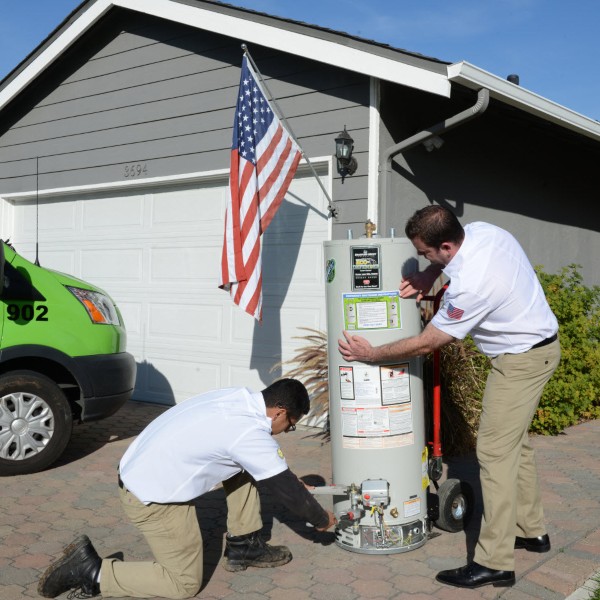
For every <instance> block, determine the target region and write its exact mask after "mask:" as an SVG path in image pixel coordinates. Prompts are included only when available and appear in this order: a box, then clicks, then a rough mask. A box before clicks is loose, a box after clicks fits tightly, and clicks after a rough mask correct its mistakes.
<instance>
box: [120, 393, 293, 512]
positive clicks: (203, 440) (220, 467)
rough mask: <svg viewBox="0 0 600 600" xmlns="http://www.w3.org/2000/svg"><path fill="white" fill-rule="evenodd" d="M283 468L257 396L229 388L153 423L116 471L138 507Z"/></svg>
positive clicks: (257, 477)
mask: <svg viewBox="0 0 600 600" xmlns="http://www.w3.org/2000/svg"><path fill="white" fill-rule="evenodd" d="M287 468H288V466H287V464H286V461H285V458H284V457H283V453H282V452H281V450H280V449H279V445H278V444H277V442H276V441H275V439H274V438H273V436H272V435H271V419H270V418H269V417H267V413H266V407H265V403H264V400H263V397H262V394H260V393H258V394H254V393H252V392H251V391H250V390H248V389H246V388H229V389H224V390H217V391H214V392H208V393H206V394H202V395H200V396H194V397H193V398H189V399H188V400H185V401H184V402H182V403H181V404H178V405H176V406H174V407H172V408H170V409H169V410H167V411H166V412H165V413H163V414H162V415H160V416H159V417H158V418H157V419H155V420H154V421H153V422H152V423H150V425H148V427H146V429H144V431H142V433H140V435H139V436H138V437H137V438H136V439H135V440H134V442H133V443H132V444H131V446H129V448H128V449H127V452H125V454H124V456H123V458H122V459H121V463H120V466H119V472H120V474H121V479H122V480H123V483H124V485H125V487H126V488H127V489H128V490H129V491H131V492H132V493H133V494H134V495H135V496H136V497H137V498H138V499H139V500H140V501H141V502H143V503H144V504H149V503H151V502H156V503H160V504H167V503H175V502H187V501H189V500H192V499H194V498H197V497H198V496H201V495H202V494H204V493H206V492H208V491H210V490H211V489H213V488H214V487H215V486H217V485H218V484H219V483H221V482H222V481H225V480H227V479H229V478H230V477H233V476H234V475H236V474H237V473H239V472H240V471H242V470H246V471H247V472H248V473H250V475H252V477H254V479H255V480H256V481H260V480H262V479H268V478H269V477H273V476H274V475H278V474H279V473H282V472H283V471H285V470H286V469H287Z"/></svg>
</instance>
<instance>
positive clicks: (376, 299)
mask: <svg viewBox="0 0 600 600" xmlns="http://www.w3.org/2000/svg"><path fill="white" fill-rule="evenodd" d="M324 253H325V279H326V283H325V286H326V298H327V331H328V356H329V359H328V361H329V419H330V428H331V447H332V470H333V482H334V486H332V488H333V491H332V492H331V493H332V494H333V504H334V513H335V514H336V517H337V518H338V526H337V529H336V543H337V544H338V546H340V547H342V548H345V549H347V550H350V551H353V552H361V553H365V554H391V553H397V552H404V551H407V550H412V549H415V548H418V547H419V546H421V545H423V544H424V543H425V541H426V539H427V531H426V527H427V489H428V487H429V477H428V457H427V447H426V443H425V424H424V419H425V417H424V400H423V379H422V359H421V358H411V359H406V360H405V359H402V360H398V361H394V362H392V363H389V364H377V365H373V364H363V363H360V362H352V363H347V362H345V361H344V360H343V358H342V355H341V354H340V353H339V351H338V339H339V338H341V337H342V332H343V331H344V330H345V331H348V332H349V333H351V334H356V335H361V336H364V337H365V338H367V339H368V340H369V342H370V343H371V344H373V345H375V346H376V345H380V344H385V343H387V342H392V341H395V340H398V339H400V338H405V337H410V336H414V335H418V334H419V333H420V332H421V329H422V325H421V315H420V311H419V308H418V306H417V304H416V302H415V300H414V299H402V298H400V295H399V291H398V286H399V284H400V281H401V279H402V277H403V276H406V275H409V274H411V273H413V272H415V271H416V270H417V269H418V261H417V255H416V251H415V249H414V247H413V245H412V244H411V242H410V241H409V240H408V239H405V238H376V237H371V238H361V239H358V240H352V239H350V240H334V241H329V242H325V243H324Z"/></svg>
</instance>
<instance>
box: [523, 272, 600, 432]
mask: <svg viewBox="0 0 600 600" xmlns="http://www.w3.org/2000/svg"><path fill="white" fill-rule="evenodd" d="M578 267H579V265H574V264H573V265H569V266H568V267H564V268H563V269H562V270H561V271H560V273H558V274H556V275H548V274H547V273H544V272H543V271H542V270H541V268H539V267H538V268H537V269H536V270H537V273H538V277H539V279H540V282H541V283H542V287H543V288H544V292H545V293H546V297H547V298H548V303H549V304H550V307H551V308H552V311H553V312H554V314H555V315H556V318H557V319H558V323H559V336H560V348H561V352H562V358H561V361H560V364H559V366H558V368H557V369H556V372H555V373H554V375H553V376H552V379H551V380H550V381H549V382H548V384H547V385H546V388H545V389H544V393H543V395H542V399H541V400H540V405H539V407H538V410H537V413H536V415H535V417H534V419H533V423H532V425H531V431H533V432H534V433H543V434H549V435H554V434H557V433H560V432H561V431H562V430H563V429H565V427H569V426H570V425H574V424H575V423H579V422H580V421H583V420H589V419H597V418H600V345H599V342H600V287H598V286H593V287H587V286H585V285H584V284H583V278H582V277H581V275H580V274H579V272H578V271H577V268H578Z"/></svg>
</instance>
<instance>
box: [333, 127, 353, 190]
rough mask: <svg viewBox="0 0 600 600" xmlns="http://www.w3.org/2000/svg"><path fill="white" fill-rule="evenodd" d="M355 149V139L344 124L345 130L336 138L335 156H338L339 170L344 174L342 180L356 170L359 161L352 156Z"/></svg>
mask: <svg viewBox="0 0 600 600" xmlns="http://www.w3.org/2000/svg"><path fill="white" fill-rule="evenodd" d="M353 150H354V140H353V139H352V138H351V137H350V134H349V133H348V132H347V131H346V126H345V125H344V131H342V133H340V134H339V135H338V136H337V137H336V138H335V157H336V158H337V170H338V173H339V174H340V175H341V176H342V182H343V181H344V177H346V176H348V175H353V174H354V173H355V172H356V169H357V167H358V163H357V162H356V159H355V158H354V157H353V156H352V151H353Z"/></svg>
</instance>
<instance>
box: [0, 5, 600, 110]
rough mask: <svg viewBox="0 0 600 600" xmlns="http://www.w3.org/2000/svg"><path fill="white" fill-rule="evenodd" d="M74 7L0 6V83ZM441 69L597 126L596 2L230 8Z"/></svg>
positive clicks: (599, 53) (599, 9)
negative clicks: (520, 93) (451, 68)
mask: <svg viewBox="0 0 600 600" xmlns="http://www.w3.org/2000/svg"><path fill="white" fill-rule="evenodd" d="M79 4H80V2H79V0H0V9H1V10H2V17H1V18H0V78H3V77H4V76H5V75H7V74H8V73H9V72H10V71H11V70H12V69H13V68H14V67H15V66H17V64H19V62H21V60H23V59H24V58H25V57H26V56H27V55H28V54H29V53H30V52H31V51H32V50H33V49H34V48H35V47H36V46H37V45H38V44H39V43H40V42H41V41H42V40H43V39H44V38H45V37H46V36H47V35H48V34H49V33H50V32H51V31H52V30H53V29H54V28H55V27H56V26H57V25H58V24H59V23H60V22H61V21H62V20H63V19H64V18H65V17H66V16H67V15H68V14H69V13H70V12H71V11H72V10H73V9H74V8H76V7H77V6H78V5H79ZM230 4H235V5H238V6H243V7H245V8H251V9H254V10H258V11H262V12H266V13H269V14H272V15H277V16H281V17H286V18H290V19H297V20H300V21H305V22H307V23H313V24H316V25H321V26H323V27H329V28H331V29H336V30H339V31H346V32H348V33H351V34H353V35H358V36H361V37H364V38H367V39H372V40H376V41H378V42H383V43H386V44H390V45H392V46H395V47H397V48H404V49H406V50H410V51H411V52H418V53H421V54H425V55H426V56H432V57H435V58H439V59H442V60H445V61H449V62H458V61H462V60H465V61H467V62H470V63H472V64H474V65H476V66H477V67H480V68H482V69H485V70H486V71H489V72H491V73H494V74H495V75H498V76H500V77H503V78H504V77H506V76H507V75H508V74H510V73H517V74H518V75H519V76H520V80H521V85H522V86H523V87H525V88H527V89H529V90H531V91H533V92H535V93H536V94H539V95H541V96H544V97H545V98H548V99H550V100H552V101H554V102H557V103H558V104H562V105H563V106H566V107H567V108H570V109H572V110H575V111H577V112H579V113H582V114H584V115H585V116H587V117H591V118H593V119H598V120H600V36H599V35H598V31H597V29H598V23H600V0H572V2H567V1H566V0H451V1H448V0H343V1H342V2H340V1H339V0H233V1H232V2H230Z"/></svg>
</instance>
